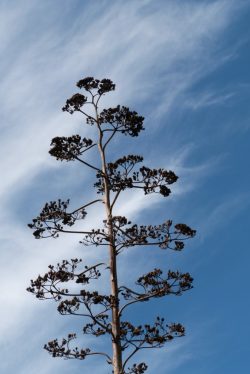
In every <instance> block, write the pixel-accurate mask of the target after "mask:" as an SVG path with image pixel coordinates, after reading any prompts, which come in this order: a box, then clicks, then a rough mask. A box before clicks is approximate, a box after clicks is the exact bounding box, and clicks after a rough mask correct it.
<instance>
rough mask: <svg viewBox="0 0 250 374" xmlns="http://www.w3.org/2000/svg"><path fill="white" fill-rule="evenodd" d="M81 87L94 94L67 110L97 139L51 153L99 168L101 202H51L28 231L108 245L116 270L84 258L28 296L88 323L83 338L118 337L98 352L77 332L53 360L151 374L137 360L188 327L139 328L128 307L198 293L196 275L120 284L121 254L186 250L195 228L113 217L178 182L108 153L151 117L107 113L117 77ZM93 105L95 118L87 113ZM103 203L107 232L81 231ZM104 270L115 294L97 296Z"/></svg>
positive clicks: (59, 344) (159, 274) (65, 141)
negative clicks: (77, 343) (132, 199)
mask: <svg viewBox="0 0 250 374" xmlns="http://www.w3.org/2000/svg"><path fill="white" fill-rule="evenodd" d="M77 86H78V87H79V88H80V89H84V90H85V91H86V96H84V95H82V94H80V93H76V94H75V95H73V96H72V97H71V98H70V99H68V100H67V101H66V105H65V106H64V107H63V111H66V112H69V113H70V114H73V113H74V112H80V113H82V114H83V115H84V116H85V118H86V122H87V124H89V125H91V126H95V128H96V134H97V135H96V139H95V140H92V139H87V138H82V137H81V136H80V135H72V136H70V137H55V138H54V139H52V142H51V149H50V151H49V153H50V154H51V156H53V157H55V158H56V159H57V160H60V161H75V160H76V161H79V162H80V163H81V164H83V165H85V166H87V167H89V168H90V169H92V170H94V171H95V173H96V183H95V184H94V187H95V188H96V192H97V194H98V196H99V198H97V199H95V200H93V201H91V202H88V203H86V204H84V205H83V206H81V207H79V208H78V209H75V210H70V209H69V200H67V201H62V200H60V199H59V200H58V201H51V202H49V203H46V204H45V206H44V208H43V209H42V211H41V213H40V214H39V215H38V216H37V217H36V218H35V219H33V221H32V223H31V224H29V225H28V226H29V227H30V228H31V229H33V230H34V232H33V234H34V236H35V238H37V239H39V238H46V237H54V238H56V237H58V236H59V235H60V234H64V233H76V234H81V235H82V240H81V243H82V244H83V245H96V246H106V247H108V251H109V264H105V263H98V264H95V265H93V266H86V265H85V266H83V265H82V260H81V259H71V260H69V261H67V260H64V261H62V263H58V264H57V265H56V266H52V265H50V266H49V270H48V272H47V273H46V274H44V276H40V275H39V276H38V278H37V279H35V280H32V281H31V285H30V287H29V288H28V291H29V292H31V293H33V294H34V295H35V296H36V297H37V298H38V299H53V300H55V301H56V302H57V303H58V307H57V309H58V312H59V313H60V314H62V315H78V316H82V317H86V320H87V323H86V324H85V325H84V326H83V334H91V335H94V336H96V337H100V336H103V335H106V336H107V337H109V339H110V349H107V352H98V351H92V350H91V349H89V348H84V349H83V348H75V347H74V346H73V347H72V340H74V339H75V338H76V334H74V333H73V334H72V333H71V334H69V335H68V336H67V337H66V338H65V339H63V340H62V341H58V340H57V339H55V340H53V341H50V342H48V343H47V344H45V346H44V348H45V349H46V350H47V351H48V352H49V353H50V354H51V355H52V356H53V357H64V358H68V359H70V358H75V359H79V360H83V359H85V358H86V357H87V356H91V355H101V356H104V358H105V359H106V361H107V363H108V364H110V365H112V368H113V373H115V374H132V373H134V374H141V373H144V372H145V371H146V370H147V365H146V364H145V363H139V364H132V366H131V365H130V360H131V359H132V357H133V356H134V355H135V354H136V353H137V352H138V351H139V350H142V349H148V348H160V347H162V346H163V345H164V344H166V343H168V342H170V341H171V340H173V339H174V338H176V337H181V336H183V335H184V334H185V329H184V327H183V326H182V325H181V324H180V323H169V324H167V323H165V321H164V318H161V317H159V316H157V317H156V320H155V322H154V323H152V324H145V325H139V326H137V325H134V324H132V323H131V322H130V321H127V320H124V316H125V315H126V309H127V308H128V307H129V306H131V305H132V304H135V303H141V302H145V301H148V300H150V299H152V298H160V297H164V296H167V295H181V294H182V293H183V292H185V291H187V290H190V289H191V288H192V281H193V279H192V277H191V276H190V274H189V273H181V272H179V271H172V270H169V271H167V272H166V273H164V272H163V271H162V270H160V269H157V268H155V269H153V270H152V271H150V272H149V273H146V274H144V275H142V276H141V277H139V278H138V279H137V281H136V282H135V286H134V288H130V287H128V286H127V285H122V284H120V282H118V275H117V256H118V255H119V254H120V253H121V252H122V250H124V249H125V248H128V247H132V246H158V247H160V248H161V249H164V250H165V249H171V250H174V251H181V250H182V249H183V248H184V242H185V240H186V239H188V238H192V237H194V235H195V230H192V229H191V228H190V227H188V226H187V225H185V224H183V223H178V224H175V225H173V223H172V221H171V220H167V221H166V222H163V223H162V224H159V225H148V226H145V225H138V224H136V223H132V222H131V221H129V220H128V219H127V218H126V217H123V216H115V215H114V214H113V209H114V206H115V204H116V203H117V201H118V198H119V196H120V194H121V193H122V192H123V191H124V190H127V189H135V188H137V189H142V190H143V192H144V194H145V195H147V194H152V193H159V194H161V195H162V196H163V197H167V196H168V195H169V194H170V192H171V191H170V188H169V186H170V185H171V184H173V183H174V182H176V181H177V178H178V177H177V176H176V175H175V173H174V172H173V171H170V170H165V169H162V168H161V169H151V168H149V167H146V166H140V167H139V166H138V164H140V163H141V162H142V161H143V157H141V156H138V155H125V156H121V157H120V158H119V159H118V160H116V161H112V162H110V161H108V160H107V149H108V147H109V146H110V144H111V140H112V139H113V137H114V136H115V135H118V134H119V133H121V134H124V135H127V136H131V137H137V136H138V135H139V133H140V132H141V131H142V130H144V127H143V120H144V118H143V117H141V116H139V115H138V113H136V112H135V111H131V110H130V109H129V108H127V107H124V106H120V105H118V106H117V107H115V108H108V109H104V110H102V111H101V112H100V111H99V101H100V99H101V98H102V96H103V95H104V94H106V93H108V92H110V91H113V90H114V89H115V85H114V83H113V82H112V81H111V80H109V79H103V80H98V79H94V78H92V77H88V78H85V79H82V80H80V81H79V82H78V83H77ZM87 105H91V106H92V109H93V113H94V114H88V113H87V112H86V111H85V109H84V108H85V107H86V106H87ZM91 113H92V112H91ZM93 148H96V149H97V150H98V151H99V156H100V162H99V165H97V166H96V165H92V164H90V163H89V162H87V161H86V160H85V159H84V153H85V152H87V151H90V150H91V149H93ZM100 202H101V203H103V206H104V208H105V215H106V219H105V220H104V221H103V226H102V227H100V228H93V229H89V230H87V231H82V230H80V231H79V230H73V229H72V227H73V226H74V224H75V223H76V221H78V220H83V219H85V217H86V214H87V210H86V209H87V208H88V207H90V206H91V205H93V204H98V203H100ZM78 227H79V225H78ZM101 270H104V271H108V272H109V273H110V293H109V294H108V295H105V294H100V293H99V292H98V291H90V290H89V288H88V287H87V285H88V284H89V283H90V282H91V281H92V280H97V279H99V278H100V277H101ZM76 284H77V285H76ZM77 286H78V287H77ZM129 365H130V366H129Z"/></svg>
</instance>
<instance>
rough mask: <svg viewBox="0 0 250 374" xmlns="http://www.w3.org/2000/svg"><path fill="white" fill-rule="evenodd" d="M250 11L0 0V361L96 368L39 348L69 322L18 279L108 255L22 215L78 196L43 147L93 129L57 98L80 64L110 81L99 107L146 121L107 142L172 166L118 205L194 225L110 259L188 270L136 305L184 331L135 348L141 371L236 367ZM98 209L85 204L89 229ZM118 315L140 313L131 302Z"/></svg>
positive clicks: (67, 167) (39, 369)
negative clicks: (137, 131)
mask: <svg viewBox="0 0 250 374" xmlns="http://www.w3.org/2000/svg"><path fill="white" fill-rule="evenodd" d="M249 17H250V1H248V0H245V1H243V0H242V1H240V0H237V1H233V0H232V1H231V0H218V1H202V0H199V1H195V0H193V1H191V0H190V1H189V0H184V1H183V0H182V1H171V0H165V1H164V0H162V1H160V0H159V1H158V0H157V1H156V0H144V1H143V0H141V1H132V0H131V1H129V0H127V1H119V0H118V1H108V0H106V1H102V0H96V1H91V0H81V1H80V0H78V1H77V0H71V1H66V0H53V1H48V0H43V1H42V2H41V1H40V2H39V1H32V0H21V1H14V0H8V1H5V0H2V1H1V2H0V50H1V60H0V67H1V71H2V78H1V83H0V100H1V122H0V125H1V137H0V142H1V146H0V152H1V157H0V165H1V176H2V178H1V184H0V195H1V211H0V223H1V226H0V227H1V228H0V230H1V239H0V240H1V254H0V256H1V260H0V266H1V271H0V278H1V285H2V290H1V293H0V302H1V311H0V332H1V333H0V350H1V353H2V354H1V360H0V372H1V373H6V372H8V373H10V374H12V373H13V374H14V373H15V374H16V373H18V374H19V373H20V374H23V373H25V374H33V373H34V372H36V373H37V374H52V373H53V374H59V373H60V374H66V373H78V372H79V371H81V370H82V371H83V372H84V370H85V371H86V372H88V371H89V370H92V371H93V372H95V373H96V374H99V373H100V374H101V373H102V374H103V373H109V369H110V368H108V367H107V368H104V367H103V362H102V361H98V360H97V361H96V360H94V359H93V358H89V359H88V360H86V361H83V362H77V361H64V360H61V359H52V358H51V357H50V356H49V355H48V354H47V352H46V351H44V350H43V349H42V346H43V344H44V343H46V342H47V341H48V340H51V339H53V338H56V337H62V336H63V335H65V334H67V333H68V332H72V331H74V329H76V330H77V329H81V323H79V322H76V321H75V320H73V319H71V318H68V317H62V316H60V315H58V314H57V311H56V305H55V304H54V303H50V302H39V301H37V300H35V299H34V298H33V297H32V296H31V295H29V294H28V293H27V292H26V291H25V289H26V287H27V286H28V284H29V280H30V279H31V278H34V277H35V276H36V275H37V274H39V273H43V272H45V271H46V268H47V265H48V264H50V263H56V262H58V261H59V260H60V259H64V258H72V257H76V256H77V257H82V258H84V260H86V263H88V264H90V263H93V262H94V261H96V260H99V259H100V258H103V256H105V250H104V249H103V250H100V249H98V250H96V249H95V248H94V249H85V248H84V247H81V246H80V245H78V244H77V243H78V240H80V238H74V237H71V236H67V237H64V238H59V239H58V240H52V239H50V240H49V239H48V240H40V241H38V240H34V239H33V236H32V233H31V232H30V231H29V230H28V228H27V227H26V224H27V223H28V222H30V220H31V219H32V218H33V217H34V216H36V214H37V213H38V212H39V209H40V208H41V207H42V206H43V204H44V203H45V202H46V201H47V200H53V199H57V198H59V197H66V198H68V197H69V198H71V201H72V204H73V205H75V206H77V204H78V203H79V202H81V201H86V200H88V198H91V193H92V192H91V183H92V176H91V174H89V172H88V170H85V169H82V168H81V167H79V166H77V165H74V164H63V163H59V162H56V161H55V160H54V159H52V158H51V157H49V155H48V149H49V144H50V140H51V138H52V137H54V136H62V135H71V134H75V133H78V132H81V133H82V134H83V135H84V136H86V135H88V134H90V130H89V128H88V127H86V126H83V124H82V119H81V117H79V116H77V115H76V116H70V115H67V113H63V112H62V111H61V107H62V106H63V105H64V102H65V100H66V99H67V98H68V97H69V96H71V94H73V93H74V92H75V91H76V89H75V86H74V84H75V82H76V81H78V80H79V79H80V78H82V77H85V76H91V75H93V76H95V77H97V78H103V77H107V78H111V79H112V80H113V81H114V82H115V83H116V84H117V91H116V92H115V93H113V94H111V95H110V96H108V97H107V98H106V99H105V102H104V105H108V106H114V105H116V104H117V103H120V104H124V105H127V106H130V107H131V108H133V109H135V110H137V111H138V112H139V113H141V114H142V115H144V116H145V118H146V120H145V127H146V131H145V132H144V133H143V135H142V136H141V137H140V138H138V139H132V138H131V139H125V140H124V139H122V138H121V139H120V140H118V141H117V142H116V143H115V144H114V154H116V155H118V154H119V152H120V150H121V149H122V155H123V154H126V153H136V154H138V153H141V154H143V155H144V157H145V164H148V165H150V166H155V167H165V168H168V169H173V170H174V171H175V172H176V174H177V175H179V181H178V183H177V184H176V185H175V186H174V188H173V193H172V196H171V197H170V198H168V199H165V200H164V199H158V198H151V197H148V198H147V197H144V196H143V195H141V194H139V195H138V194H129V196H128V195H126V196H125V197H124V198H123V199H122V200H121V202H120V204H119V207H118V210H117V212H123V213H125V214H126V215H127V216H128V217H130V218H132V219H133V220H136V221H137V222H138V223H140V222H142V223H148V224H150V223H161V222H163V221H164V220H165V219H168V218H172V219H173V220H175V221H181V222H185V223H187V224H189V225H190V226H192V227H194V228H196V229H197V232H198V234H197V237H196V238H195V239H193V240H190V241H189V243H188V245H187V248H186V250H185V251H184V252H183V253H170V252H167V251H166V252H165V251H161V250H160V249H159V250H156V249H154V248H153V249H148V248H147V249H142V248H140V249H138V250H137V249H131V250H130V251H128V252H127V253H126V254H124V256H122V258H121V261H120V274H121V277H122V278H128V277H134V278H135V279H136V278H137V277H138V276H139V275H141V274H142V273H144V272H145V269H146V271H147V270H148V271H149V270H151V269H152V268H154V267H155V266H161V267H162V268H164V269H166V270H167V269H168V268H171V269H173V270H175V269H179V270H182V271H189V272H190V273H191V274H192V275H193V277H194V279H195V282H194V285H195V287H194V289H193V290H191V291H190V292H188V293H186V294H185V295H183V296H182V297H178V298H174V297H172V298H171V297H168V298H165V300H160V301H157V302H152V303H151V304H143V305H142V308H143V318H144V319H145V322H147V321H148V320H149V321H150V320H151V319H152V318H153V316H154V315H158V314H162V315H164V316H165V317H166V318H167V319H168V320H170V321H178V322H182V323H183V324H184V325H185V326H186V330H187V335H186V337H184V338H181V339H179V340H178V341H177V342H174V343H173V344H170V345H169V346H166V349H165V348H164V349H161V350H157V351H153V350H152V351H151V352H150V355H149V354H147V357H146V360H147V362H148V364H149V370H148V373H155V372H156V371H157V372H158V373H159V374H168V373H171V374H177V373H180V372H185V374H191V373H192V374H198V373H199V374H200V373H202V374H219V373H220V374H221V373H227V374H231V373H232V374H235V373H236V372H237V373H242V374H245V373H247V372H248V367H249V365H250V360H249V357H250V351H249V342H248V340H249V339H248V336H249V333H250V328H249V321H248V318H249V310H250V303H249V289H248V288H249V287H248V271H249V260H250V255H249V249H248V231H249V228H248V222H249V220H248V217H249V214H248V211H249V205H250V192H249V182H250V178H249V130H250V125H249V115H250V110H249V105H248V103H249V98H250V74H249V66H250V48H249V47H250V26H249V25H250V23H249ZM97 216H98V217H100V212H99V211H98V210H94V209H93V210H91V212H90V213H89V215H88V220H89V221H88V224H89V225H90V227H92V226H93V227H94V226H95V222H96V217H97ZM100 218H101V217H100ZM131 264H136V266H134V267H132V266H131ZM145 305H146V306H147V309H146V310H145ZM130 316H131V318H133V319H134V320H135V321H139V320H140V318H141V316H140V308H139V307H138V308H135V309H134V310H131V313H130ZM88 343H89V345H90V346H91V344H92V339H91V338H89V337H86V338H85V337H84V338H83V340H82V344H83V345H84V346H88ZM93 343H95V341H94V342H93ZM144 358H145V357H144ZM142 359H143V356H142Z"/></svg>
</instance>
